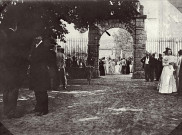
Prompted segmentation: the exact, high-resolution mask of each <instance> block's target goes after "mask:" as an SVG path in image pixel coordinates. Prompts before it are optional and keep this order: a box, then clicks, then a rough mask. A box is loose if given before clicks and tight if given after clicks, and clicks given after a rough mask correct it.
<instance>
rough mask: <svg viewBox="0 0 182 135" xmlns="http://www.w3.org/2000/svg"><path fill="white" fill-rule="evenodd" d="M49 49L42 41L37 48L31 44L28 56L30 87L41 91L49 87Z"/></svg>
mask: <svg viewBox="0 0 182 135" xmlns="http://www.w3.org/2000/svg"><path fill="white" fill-rule="evenodd" d="M49 51H50V50H49V48H48V46H47V45H46V44H45V42H44V41H43V42H42V43H41V44H40V45H39V46H38V47H37V48H36V47H35V45H33V49H32V51H31V57H30V89H33V90H40V91H41V90H47V89H49V88H50V80H49V79H50V78H49V71H48V68H49V66H50V60H49V58H50V52H49Z"/></svg>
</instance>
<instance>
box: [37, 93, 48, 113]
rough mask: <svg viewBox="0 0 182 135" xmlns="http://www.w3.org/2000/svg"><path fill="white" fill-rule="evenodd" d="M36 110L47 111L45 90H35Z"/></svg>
mask: <svg viewBox="0 0 182 135" xmlns="http://www.w3.org/2000/svg"><path fill="white" fill-rule="evenodd" d="M35 97H36V107H35V109H36V111H37V112H43V113H48V94H47V91H35Z"/></svg>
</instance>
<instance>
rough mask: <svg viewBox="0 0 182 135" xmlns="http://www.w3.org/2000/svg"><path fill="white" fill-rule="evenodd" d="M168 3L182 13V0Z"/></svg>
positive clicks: (172, 0)
mask: <svg viewBox="0 0 182 135" xmlns="http://www.w3.org/2000/svg"><path fill="white" fill-rule="evenodd" d="M168 1H169V2H170V3H171V4H172V5H173V6H175V7H176V8H177V9H178V10H179V11H180V12H181V13H182V0H168Z"/></svg>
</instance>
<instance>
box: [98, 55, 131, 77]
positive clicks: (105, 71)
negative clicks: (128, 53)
mask: <svg viewBox="0 0 182 135" xmlns="http://www.w3.org/2000/svg"><path fill="white" fill-rule="evenodd" d="M99 71H100V75H101V76H105V75H109V74H111V75H112V74H130V73H132V72H133V60H132V58H131V57H129V58H128V59H125V58H122V59H120V60H115V59H111V58H107V59H106V58H105V57H104V58H102V59H100V60H99Z"/></svg>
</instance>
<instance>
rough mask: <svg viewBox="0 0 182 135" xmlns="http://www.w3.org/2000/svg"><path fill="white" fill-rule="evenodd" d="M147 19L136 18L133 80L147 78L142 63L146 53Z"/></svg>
mask: <svg viewBox="0 0 182 135" xmlns="http://www.w3.org/2000/svg"><path fill="white" fill-rule="evenodd" d="M145 19H146V15H141V16H137V17H136V18H135V36H134V38H135V39H134V71H133V77H132V78H133V79H143V78H144V77H145V76H144V69H143V68H142V63H141V59H142V57H143V56H144V54H145V51H146V33H145V30H144V20H145Z"/></svg>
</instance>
